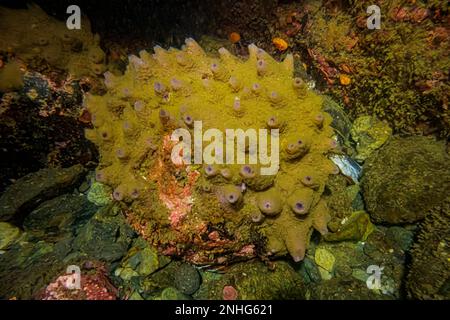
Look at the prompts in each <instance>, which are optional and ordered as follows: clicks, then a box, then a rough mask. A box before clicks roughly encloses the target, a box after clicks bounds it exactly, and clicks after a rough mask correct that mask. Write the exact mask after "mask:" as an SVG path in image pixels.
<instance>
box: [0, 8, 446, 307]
mask: <svg viewBox="0 0 450 320" xmlns="http://www.w3.org/2000/svg"><path fill="white" fill-rule="evenodd" d="M239 3H241V7H239V6H238V5H234V6H232V8H231V9H230V11H228V12H226V14H224V15H223V16H221V17H216V19H217V20H218V22H217V23H220V24H221V25H222V28H221V29H220V30H218V32H217V34H216V35H215V36H214V37H203V38H202V39H201V40H200V39H199V41H198V42H199V43H200V44H201V45H202V46H203V49H204V50H205V52H207V53H208V54H213V53H214V52H216V51H217V49H218V48H220V47H222V46H226V47H227V48H228V49H229V50H230V51H231V52H233V53H234V54H236V55H237V56H239V57H242V56H246V55H247V53H246V52H247V51H246V50H247V49H246V46H244V45H243V44H244V43H242V45H241V44H237V45H236V44H231V43H230V41H229V40H227V39H220V38H217V35H219V37H220V35H221V34H222V35H223V34H226V33H227V32H228V31H232V29H230V30H228V29H229V28H230V21H229V16H230V15H232V14H233V12H235V11H236V10H237V11H239V10H241V11H242V12H244V13H245V12H247V11H248V7H246V5H247V6H248V4H246V2H245V1H243V2H239ZM258 5H260V4H259V2H257V3H256V4H254V6H256V7H257V8H258ZM434 6H436V5H434ZM293 7H294V5H293V4H289V3H288V4H280V5H279V6H278V9H275V8H276V6H275V5H274V8H273V10H274V12H277V15H276V16H282V15H285V13H286V12H288V11H289V12H296V10H294V9H293ZM332 9H334V8H332ZM34 10H37V9H36V8H35V9H34ZM327 10H329V8H328V9H327ZM411 10H412V9H411ZM255 12H259V11H255ZM262 16H263V13H261V17H262ZM242 17H245V15H243V16H242ZM242 19H243V20H242V21H240V22H239V23H240V25H239V27H240V28H243V26H242V25H246V26H247V28H246V29H245V32H242V31H241V34H242V37H243V38H244V39H245V38H246V39H247V40H250V39H252V37H253V38H254V42H259V43H258V45H259V46H260V47H263V48H265V49H267V52H270V50H269V49H268V47H269V46H270V40H271V39H270V36H271V35H273V34H276V33H277V32H281V30H282V29H283V28H285V27H287V26H290V25H292V26H293V27H295V26H296V25H295V22H296V21H297V20H296V19H297V18H295V17H294V18H292V17H291V20H289V21H288V22H284V23H281V26H280V25H279V23H278V24H277V23H275V22H274V23H273V24H270V26H271V27H270V28H269V30H261V29H260V28H258V26H259V25H260V24H263V22H261V21H259V20H252V23H249V22H248V21H246V20H245V19H244V18H242ZM261 19H262V20H264V19H266V18H261ZM267 19H268V21H271V19H272V18H270V17H268V18H267ZM318 19H319V18H318ZM320 19H321V17H320ZM331 19H332V18H331ZM424 19H425V18H424ZM434 19H435V20H433V23H436V24H437V23H441V20H439V19H440V18H439V19H438V18H434ZM264 21H267V20H264ZM411 21H412V22H414V20H412V19H411ZM412 22H411V23H412ZM322 23H323V22H322ZM330 23H332V22H330ZM414 23H416V22H414ZM249 25H250V26H252V27H248V26H249ZM402 27H404V26H402ZM54 28H56V29H58V28H59V27H58V26H56V27H54ZM235 28H238V25H236V27H235ZM277 30H278V31H277ZM238 31H239V30H238ZM262 31H264V32H262ZM297 32H298V30H297ZM61 37H64V35H61ZM83 37H86V39H91V38H90V35H89V34H87V35H83ZM265 37H266V38H267V37H269V39H268V43H265V44H264V41H265V40H264V39H266V38H265ZM63 39H64V38H63ZM51 41H56V43H57V44H58V45H59V40H54V39H52V40H50V43H51V45H52V46H53V42H51ZM82 41H84V40H82ZM86 41H87V40H86ZM89 41H91V40H89ZM92 41H93V42H89V43H90V44H89V45H87V46H84V48H85V50H81V51H80V49H79V47H77V46H74V45H71V46H69V47H68V48H69V49H67V47H66V46H65V45H63V46H64V48H66V49H67V50H69V51H68V52H69V53H68V55H71V54H73V55H74V56H76V57H79V56H83V55H86V58H85V59H89V61H90V64H86V66H85V67H84V68H83V69H80V70H81V71H80V70H78V71H80V72H82V73H84V74H83V75H82V76H79V77H78V78H77V79H73V78H72V77H70V76H68V75H70V70H64V68H65V67H66V65H65V64H64V63H63V64H61V61H60V60H58V59H56V60H53V61H51V59H47V60H49V61H45V59H44V62H42V61H41V55H40V53H35V54H34V55H31V56H27V57H26V58H25V57H23V52H22V51H21V50H25V51H24V52H25V53H28V50H30V48H25V49H23V48H21V50H17V51H15V52H14V51H11V50H9V49H8V48H1V47H0V57H1V61H2V64H1V67H0V68H4V64H5V65H6V66H8V65H11V64H16V63H17V64H18V65H19V68H20V69H21V70H22V72H24V70H26V71H25V72H24V75H23V78H22V80H21V81H19V82H17V81H16V80H17V79H16V75H17V72H16V71H17V70H15V71H14V70H12V71H11V70H9V71H8V73H6V72H4V69H3V70H2V69H0V80H1V81H0V82H1V83H2V84H3V83H8V84H12V86H8V87H7V88H6V89H4V88H2V89H1V90H0V91H1V92H2V93H1V94H2V102H1V105H0V117H1V118H0V122H1V123H2V128H1V129H0V134H1V147H2V149H1V150H2V152H4V154H5V155H7V157H5V160H2V173H1V177H2V181H1V185H0V190H1V191H2V193H1V195H0V298H1V299H46V300H61V299H86V300H114V299H129V300H172V299H175V300H191V299H214V300H216V299H224V300H236V299H264V300H270V299H283V300H284V299H305V300H310V299H324V300H344V299H345V300H348V299H352V300H353V299H363V300H366V299H370V300H396V299H445V300H447V299H450V268H449V267H450V249H449V245H450V220H449V219H450V198H449V192H448V191H449V190H450V166H449V163H450V162H449V160H450V159H449V154H448V150H449V148H448V142H447V141H445V140H442V134H440V138H438V136H439V134H437V135H436V134H434V135H433V133H435V132H431V133H430V132H425V133H424V132H422V131H421V132H420V135H417V134H413V133H417V132H416V130H411V131H414V132H405V131H402V130H398V128H397V127H396V125H392V123H390V122H389V120H380V119H379V118H377V117H376V116H375V115H371V114H367V115H360V114H357V115H356V117H355V114H354V112H351V111H350V112H349V110H348V106H347V107H346V103H341V104H339V102H340V101H336V100H334V99H338V98H337V95H336V93H335V92H334V93H333V97H329V96H322V94H324V93H330V90H328V91H327V90H322V89H321V90H320V91H319V90H314V89H312V88H311V89H309V90H310V91H309V92H311V93H310V94H311V95H316V94H317V95H321V96H322V98H323V101H322V105H321V108H322V111H323V112H326V113H327V114H329V115H330V123H327V125H328V124H329V125H330V126H331V127H333V129H334V130H335V131H336V132H337V136H338V138H337V141H338V143H339V145H340V152H339V153H335V154H329V155H328V156H329V157H330V159H333V161H334V163H335V164H336V166H338V167H339V173H337V174H333V175H330V176H329V177H328V179H327V180H326V182H324V183H323V186H322V185H321V188H320V197H321V199H322V200H324V201H326V203H327V207H328V213H329V219H328V220H327V225H326V228H327V229H328V232H327V233H325V232H324V233H323V234H321V232H317V231H313V232H312V233H310V240H309V241H307V247H306V252H305V254H304V257H303V259H302V260H301V261H299V262H295V261H294V260H293V259H292V258H291V257H290V256H289V254H287V255H286V252H284V251H281V252H282V254H280V255H277V256H276V257H272V256H270V255H267V254H266V252H264V251H263V250H259V248H262V247H264V245H265V243H264V241H261V239H260V238H258V239H253V238H252V237H249V238H246V239H245V240H246V241H253V242H252V243H253V244H254V247H255V248H257V249H258V250H256V252H255V253H253V251H252V254H251V255H248V256H246V257H240V258H237V259H233V260H232V259H230V260H229V261H227V260H223V259H222V260H220V259H219V262H220V263H218V260H217V257H215V256H212V257H211V258H210V259H209V260H210V261H211V263H210V264H208V263H192V264H191V263H189V262H193V261H192V259H187V258H186V257H187V256H186V255H183V254H174V253H169V254H168V253H167V252H165V251H164V250H161V247H160V246H159V245H160V244H159V243H154V242H152V241H149V239H148V238H147V237H145V235H146V234H145V233H143V232H139V231H140V230H138V229H137V228H136V226H135V224H130V221H129V219H128V217H129V215H128V212H129V208H130V206H128V204H126V205H124V203H123V201H121V200H122V199H118V198H117V196H116V197H115V196H114V187H116V186H117V184H116V183H113V184H112V185H111V184H108V182H100V181H99V180H100V179H98V170H96V169H97V165H98V163H99V162H101V161H99V157H100V158H101V157H102V150H101V148H100V155H99V150H98V149H97V147H96V146H95V145H93V144H92V143H91V142H90V141H88V140H87V139H86V138H84V129H86V128H93V127H95V123H94V126H93V125H92V123H91V122H95V121H92V112H89V111H92V110H89V111H87V110H86V109H85V108H84V105H82V96H83V95H86V94H87V93H88V92H90V93H91V94H95V95H104V94H105V92H107V90H108V89H109V90H111V88H108V87H107V86H105V85H104V77H103V75H102V74H101V73H102V72H103V71H105V70H106V69H107V70H111V72H114V73H115V74H116V75H117V76H119V75H120V74H121V73H122V72H123V71H124V68H125V66H126V65H127V61H126V60H127V59H125V58H124V57H123V52H120V50H119V53H118V50H117V47H120V43H115V44H114V45H111V43H109V42H108V43H102V46H103V49H100V50H104V51H105V52H106V55H104V54H101V53H99V50H97V47H96V46H99V42H98V40H92ZM108 41H113V40H110V39H108ZM114 41H115V40H114ZM266 41H267V40H266ZM75 42H77V41H75ZM161 42H163V41H161V40H160V44H162V45H163V46H164V44H163V43H161ZM63 43H65V42H64V41H63ZM77 43H78V42H77ZM92 43H93V44H92ZM172 44H173V43H171V42H170V41H168V42H167V46H169V45H172ZM38 45H39V46H42V45H43V43H42V42H41V43H40V44H39V43H38ZM46 45H47V44H45V46H46ZM317 45H318V46H321V45H322V43H321V42H318V44H317ZM45 46H44V47H45ZM55 46H56V44H55ZM90 46H94V47H95V50H92V49H90V48H91V47H90ZM124 46H125V45H124ZM74 48H75V49H74ZM49 50H50V47H49ZM71 50H74V52H73V53H71ZM122 50H123V51H124V52H126V53H128V54H131V53H134V54H137V52H136V51H133V50H134V48H132V49H128V48H127V49H122ZM127 50H129V51H128V52H127ZM158 50H159V49H155V52H156V51H158ZM300 51H301V49H300V48H298V52H300ZM92 52H94V53H92ZM102 52H103V51H102ZM270 53H273V55H274V56H275V57H276V58H277V59H279V58H280V57H281V56H283V58H285V57H284V54H283V53H280V52H277V51H276V50H275V51H274V52H270ZM291 53H293V54H294V55H295V53H296V51H295V50H293V52H291ZM323 54H326V52H323ZM125 56H126V54H125ZM130 60H132V59H130ZM318 60H320V59H318ZM70 61H72V60H70ZM75 61H78V60H75ZM135 61H136V60H135ZM267 61H269V60H267ZM44 64H45V68H44V67H43V65H44ZM100 65H101V71H102V72H98V70H97V68H100ZM69 66H70V65H67V69H69ZM13 67H14V65H13ZM321 67H322V68H323V64H322V65H321ZM294 68H295V70H294V73H295V75H296V76H299V77H302V79H303V81H304V82H305V84H306V83H309V84H313V83H315V81H314V80H317V82H319V81H320V80H324V79H319V78H317V75H314V74H312V73H311V74H306V73H305V68H304V67H303V66H302V65H301V64H300V65H299V64H298V63H296V64H295V66H294ZM2 71H3V73H2ZM10 72H11V73H10ZM11 74H12V75H13V76H14V77H13V80H14V81H12V80H11ZM2 76H3V78H2ZM336 77H337V79H339V76H336ZM5 79H8V80H7V81H5ZM325 80H326V79H325ZM308 81H309V82H308ZM444 82H445V81H444ZM319 89H320V88H319ZM334 89H335V88H334V87H333V90H334ZM239 90H240V89H239ZM346 90H347V89H346V87H344V89H343V91H342V92H343V95H345V94H346V92H347V91H346ZM331 91H332V90H331ZM283 92H284V91H283ZM352 94H354V93H352ZM439 94H440V91H439ZM353 97H354V98H355V99H358V96H353ZM243 101H244V100H243ZM314 101H315V100H314ZM358 103H362V102H361V101H360V100H358ZM88 109H89V107H88ZM388 118H389V117H388ZM443 123H444V124H445V119H444V120H442V121H440V122H439V126H442V124H443ZM427 126H432V125H431V124H429V123H427ZM417 128H419V127H417ZM420 128H421V127H420ZM152 130H153V129H152ZM446 130H447V129H445V128H444V129H442V130H441V131H440V132H441V133H442V132H446ZM417 131H420V130H419V129H418V130H417ZM425 131H426V130H425ZM444 134H445V133H444ZM91 140H92V139H91ZM108 152H109V151H108ZM219 185H220V183H219ZM250 189H251V188H250ZM315 192H318V191H317V190H315ZM245 197H248V193H246V194H245ZM245 199H247V198H245ZM145 217H147V216H145ZM233 219H234V218H233ZM266 219H267V220H268V221H271V220H270V217H266ZM139 221H141V220H139ZM163 227H165V228H167V226H163ZM214 227H215V229H208V234H209V235H211V234H212V233H213V232H214V231H216V232H217V231H219V232H220V234H221V235H224V234H226V233H225V231H224V230H227V228H230V227H229V226H228V227H226V226H223V225H222V224H221V223H218V224H217V225H216V226H214ZM232 228H234V229H232V230H244V229H243V228H244V227H242V226H240V225H238V226H237V227H236V226H233V227H232ZM220 240H221V239H220V238H219V239H216V238H215V237H210V238H208V239H204V243H208V244H211V243H214V242H217V244H218V245H219V246H220V244H219V243H220ZM178 244H179V243H178ZM183 249H184V248H183ZM288 249H289V248H288ZM232 250H236V251H237V250H238V249H232ZM180 252H183V250H180ZM207 252H208V253H210V252H209V251H207ZM214 253H216V252H214ZM291 255H292V254H291ZM219 258H220V256H219ZM241 258H242V259H241ZM74 266H75V268H79V271H80V274H81V276H80V277H79V278H77V277H76V276H75V275H74V274H73V273H72V270H73V267H74ZM68 267H69V269H68ZM70 268H72V269H70ZM76 280H79V281H80V284H81V285H80V287H79V289H76V288H75V289H73V288H71V287H70V285H69V284H70V283H73V282H75V281H76Z"/></svg>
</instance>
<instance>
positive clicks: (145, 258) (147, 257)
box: [115, 238, 170, 281]
mask: <svg viewBox="0 0 450 320" xmlns="http://www.w3.org/2000/svg"><path fill="white" fill-rule="evenodd" d="M169 262H170V259H169V258H167V257H165V256H160V255H158V252H157V251H156V249H155V248H153V247H151V246H150V245H149V244H148V243H147V242H146V241H145V240H143V239H142V238H137V239H136V240H135V242H134V244H133V246H132V247H131V249H130V250H129V251H128V253H127V255H126V256H125V258H123V260H122V262H121V264H120V266H119V267H118V268H117V269H116V271H115V275H116V276H120V278H122V279H123V280H125V281H129V280H131V278H133V277H138V276H144V277H145V276H148V275H150V274H152V273H153V272H155V271H157V270H158V269H160V268H163V267H164V266H166V265H167V264H168V263H169Z"/></svg>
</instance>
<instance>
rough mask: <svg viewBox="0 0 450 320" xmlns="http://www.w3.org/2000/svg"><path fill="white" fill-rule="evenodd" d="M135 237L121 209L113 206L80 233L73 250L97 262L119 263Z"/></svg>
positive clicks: (105, 208)
mask: <svg viewBox="0 0 450 320" xmlns="http://www.w3.org/2000/svg"><path fill="white" fill-rule="evenodd" d="M135 236H136V234H135V233H134V232H133V230H132V229H131V227H130V226H129V225H128V223H127V221H126V220H125V217H124V216H123V214H122V212H121V210H120V208H119V207H117V206H116V205H114V204H111V205H109V206H106V207H103V208H101V209H100V210H99V211H98V212H97V213H96V214H95V215H94V216H93V217H92V218H91V219H90V220H89V222H88V223H86V224H85V225H84V226H83V227H82V228H81V229H80V230H79V231H78V233H77V236H76V238H75V239H74V242H73V249H74V251H79V252H80V253H83V254H86V255H87V256H88V257H89V258H92V259H95V260H100V261H106V262H112V261H117V260H119V259H120V258H122V257H123V256H124V255H125V254H126V253H127V251H128V248H129V246H130V244H131V242H132V240H133V238H134V237H135Z"/></svg>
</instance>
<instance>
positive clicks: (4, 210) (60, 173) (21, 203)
mask: <svg viewBox="0 0 450 320" xmlns="http://www.w3.org/2000/svg"><path fill="white" fill-rule="evenodd" d="M85 173H86V170H85V169H84V168H83V166H82V165H80V164H78V165H75V166H72V167H70V168H64V169H61V168H46V169H42V170H39V171H37V172H34V173H30V174H28V175H26V176H25V177H23V178H20V179H19V180H17V181H16V182H15V183H14V184H13V185H11V186H10V187H9V188H8V189H7V190H6V191H5V193H3V195H2V196H1V197H0V221H8V220H11V219H13V218H15V219H19V220H20V218H23V217H24V216H25V215H26V213H27V212H28V211H29V210H32V209H33V208H34V207H36V206H37V205H39V204H40V203H42V202H43V201H45V200H48V199H51V198H53V197H56V196H58V195H61V194H64V193H65V192H66V191H69V190H71V189H73V188H75V187H76V186H77V184H78V183H80V182H81V180H82V178H83V177H84V175H85Z"/></svg>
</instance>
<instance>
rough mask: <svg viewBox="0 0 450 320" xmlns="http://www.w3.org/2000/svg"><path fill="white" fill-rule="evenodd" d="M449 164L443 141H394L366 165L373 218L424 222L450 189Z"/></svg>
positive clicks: (367, 194) (366, 197)
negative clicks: (426, 216) (429, 212)
mask: <svg viewBox="0 0 450 320" xmlns="http://www.w3.org/2000/svg"><path fill="white" fill-rule="evenodd" d="M449 162H450V158H449V155H448V154H447V153H446V151H445V144H444V142H438V141H435V140H433V139H430V138H426V137H421V136H411V137H407V138H400V137H394V138H392V139H391V140H390V141H389V142H388V143H387V144H386V145H384V146H383V147H382V148H381V149H380V150H378V151H377V152H376V153H375V154H374V155H373V156H371V157H370V158H369V159H368V160H367V161H366V162H365V165H364V170H363V177H362V180H361V184H362V189H363V192H364V200H365V203H366V206H367V211H368V212H369V214H370V217H371V219H373V221H374V222H375V223H388V224H401V223H413V222H416V221H419V220H422V219H423V218H424V217H425V215H426V213H427V212H428V211H429V210H430V209H431V208H433V207H434V206H436V205H437V204H439V203H440V202H441V201H442V200H443V199H444V198H445V196H447V194H448V190H450V167H449V165H448V164H449Z"/></svg>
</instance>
